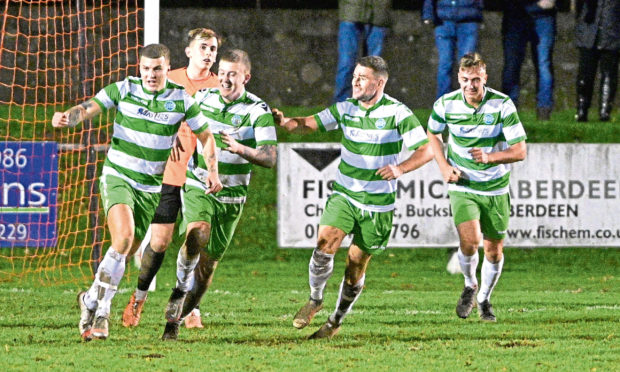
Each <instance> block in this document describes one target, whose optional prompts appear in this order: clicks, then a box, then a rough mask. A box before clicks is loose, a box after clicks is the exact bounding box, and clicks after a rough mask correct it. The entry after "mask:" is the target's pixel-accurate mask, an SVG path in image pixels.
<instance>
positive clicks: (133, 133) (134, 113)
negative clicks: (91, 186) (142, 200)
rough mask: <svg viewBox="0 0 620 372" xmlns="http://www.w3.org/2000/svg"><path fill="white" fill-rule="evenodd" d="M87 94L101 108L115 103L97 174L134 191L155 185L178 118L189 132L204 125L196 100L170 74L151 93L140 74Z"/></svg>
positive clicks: (150, 189) (148, 189)
mask: <svg viewBox="0 0 620 372" xmlns="http://www.w3.org/2000/svg"><path fill="white" fill-rule="evenodd" d="M93 100H94V101H95V102H97V104H99V106H101V108H102V109H104V110H105V109H109V108H111V107H116V109H117V111H116V116H115V117H114V131H113V134H112V141H111V145H110V149H109V150H108V154H107V157H106V160H105V163H104V164H103V171H102V174H103V175H113V176H117V177H120V178H122V179H124V180H125V181H127V182H128V183H129V184H130V185H131V186H132V187H133V188H135V189H137V190H140V191H145V192H160V191H161V183H162V180H163V174H164V168H165V167H166V161H167V160H168V156H169V154H170V149H171V148H172V146H173V145H174V141H175V138H176V136H177V131H178V130H179V126H180V125H181V122H182V121H184V120H185V121H186V122H187V124H189V127H190V128H191V129H192V131H194V133H201V132H202V131H204V130H206V129H207V128H208V127H209V126H208V124H207V121H206V118H205V117H204V116H203V115H202V113H201V112H200V109H199V108H198V105H197V104H196V101H194V99H193V98H192V97H191V96H190V95H188V94H187V93H186V92H185V88H183V87H182V86H181V85H178V84H175V83H173V82H171V81H170V80H168V81H167V82H166V85H165V87H164V88H163V89H162V90H160V91H158V92H154V93H153V92H149V91H147V90H146V89H144V88H143V87H142V80H140V78H136V77H127V78H126V79H125V80H123V81H119V82H116V83H114V84H110V85H108V86H107V87H105V88H103V89H102V90H101V91H99V93H97V95H96V96H95V97H94V98H93Z"/></svg>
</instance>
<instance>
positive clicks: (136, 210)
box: [52, 44, 222, 341]
mask: <svg viewBox="0 0 620 372" xmlns="http://www.w3.org/2000/svg"><path fill="white" fill-rule="evenodd" d="M169 69H170V50H169V49H168V48H167V47H166V46H164V45H161V44H151V45H148V46H146V47H144V48H143V49H142V50H141V52H140V78H139V79H138V78H134V77H127V78H126V79H125V80H123V81H120V82H117V83H114V84H111V85H108V86H107V87H105V88H104V89H102V90H101V91H100V92H99V93H97V95H96V96H95V97H94V98H92V99H90V100H89V101H87V102H84V103H82V104H80V105H77V106H74V107H72V108H70V109H69V110H67V111H65V112H57V113H55V114H54V116H53V118H52V125H53V126H54V127H67V126H69V127H74V126H76V125H77V124H78V123H79V122H81V121H83V120H87V119H91V118H93V117H95V116H96V115H98V114H99V113H101V112H102V110H104V109H109V108H111V107H116V109H117V114H116V117H115V119H114V132H113V135H112V143H111V146H110V149H109V150H108V154H107V157H106V160H105V163H104V165H103V171H102V176H101V178H100V188H101V198H102V201H103V206H104V210H105V212H106V215H107V224H108V228H109V229H110V235H111V240H112V245H111V247H110V249H108V251H107V252H106V254H105V256H104V258H103V260H102V261H101V263H100V264H99V268H98V270H97V273H96V275H95V280H94V281H93V283H92V285H91V287H90V289H89V290H88V291H86V292H80V293H79V294H78V303H79V306H80V311H81V316H80V322H79V330H80V334H81V336H82V339H84V340H86V341H88V340H90V339H92V338H98V339H106V338H107V337H108V323H109V316H110V305H111V302H112V298H113V297H114V295H115V294H116V290H117V288H118V284H119V282H120V281H121V279H122V277H123V274H124V272H125V260H126V257H127V255H131V254H133V253H134V252H135V250H136V249H137V248H138V246H139V245H140V242H141V240H142V239H143V237H144V234H145V233H146V229H147V228H148V224H149V222H150V221H151V218H152V217H153V214H154V212H155V208H156V207H157V204H158V203H159V192H160V190H161V183H162V177H163V173H164V167H165V164H166V159H167V158H168V156H169V154H170V149H171V148H172V146H173V144H174V140H175V137H176V133H177V131H178V129H179V126H180V124H181V122H182V121H183V120H185V121H186V122H187V124H188V125H189V127H190V128H191V130H192V131H193V132H194V133H196V135H197V136H198V139H199V140H200V142H201V143H202V144H203V145H204V147H203V148H204V151H203V154H202V155H203V157H204V161H205V163H206V164H209V166H208V169H209V173H208V174H206V175H205V182H206V184H207V185H208V186H207V187H206V192H213V193H214V192H217V191H219V190H221V188H222V184H221V182H220V180H219V177H218V169H217V159H216V153H215V139H214V138H213V134H212V133H211V131H210V130H209V129H208V127H209V126H208V124H207V119H206V118H205V117H204V116H203V115H202V113H201V111H200V109H199V108H198V105H197V104H196V102H195V101H194V99H193V98H192V97H191V96H189V95H188V94H187V93H186V92H185V89H184V88H183V87H182V86H180V85H177V84H174V83H173V82H171V81H169V80H167V78H166V75H167V73H168V70H169Z"/></svg>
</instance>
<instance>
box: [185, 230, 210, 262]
mask: <svg viewBox="0 0 620 372" xmlns="http://www.w3.org/2000/svg"><path fill="white" fill-rule="evenodd" d="M209 236H210V231H209V229H207V228H202V227H196V228H193V229H191V230H190V231H189V232H188V233H187V240H186V241H185V245H186V247H187V252H188V254H189V255H190V256H193V255H195V254H198V253H199V252H200V250H201V249H202V248H203V247H206V246H207V243H209Z"/></svg>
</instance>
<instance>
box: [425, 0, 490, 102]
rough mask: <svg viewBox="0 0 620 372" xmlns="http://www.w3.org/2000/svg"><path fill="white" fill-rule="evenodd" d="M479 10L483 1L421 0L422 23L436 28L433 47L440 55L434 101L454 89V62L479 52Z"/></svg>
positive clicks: (480, 14)
mask: <svg viewBox="0 0 620 372" xmlns="http://www.w3.org/2000/svg"><path fill="white" fill-rule="evenodd" d="M482 8H483V1H482V0H424V5H423V8H422V20H423V22H424V24H427V25H430V24H432V25H434V26H435V45H436V46H437V52H438V54H439V66H438V67H437V98H439V97H441V96H443V95H444V94H446V93H449V92H451V91H452V90H453V89H452V66H453V65H454V63H455V61H458V60H460V59H461V58H462V57H463V56H464V55H465V54H467V53H471V52H475V51H476V50H477V49H478V29H479V28H480V23H481V22H482ZM455 50H456V52H457V54H456V58H455V55H454V52H455Z"/></svg>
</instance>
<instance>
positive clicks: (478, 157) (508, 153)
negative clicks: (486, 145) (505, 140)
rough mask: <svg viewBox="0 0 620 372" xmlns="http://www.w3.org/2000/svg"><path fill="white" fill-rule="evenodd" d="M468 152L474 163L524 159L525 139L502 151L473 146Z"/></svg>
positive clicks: (498, 162)
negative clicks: (486, 150)
mask: <svg viewBox="0 0 620 372" xmlns="http://www.w3.org/2000/svg"><path fill="white" fill-rule="evenodd" d="M469 153H470V154H471V157H472V158H473V159H474V160H475V161H476V163H483V164H488V163H493V164H506V163H514V162H517V161H521V160H523V159H525V157H526V156H527V146H526V145H525V141H521V142H517V143H515V144H514V145H512V146H510V147H509V148H507V149H506V150H504V151H498V152H484V151H482V149H481V148H479V147H474V148H472V149H471V150H469Z"/></svg>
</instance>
